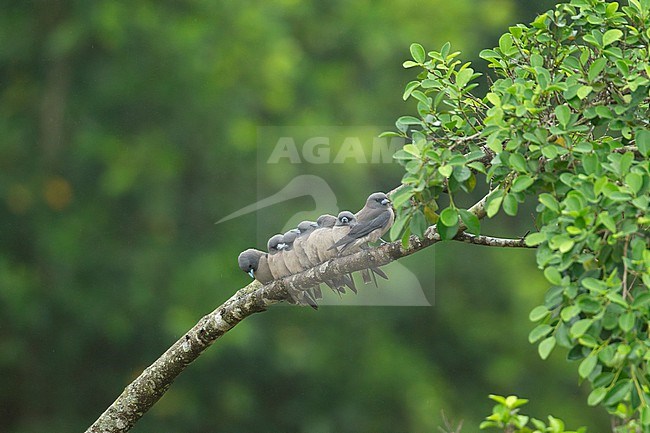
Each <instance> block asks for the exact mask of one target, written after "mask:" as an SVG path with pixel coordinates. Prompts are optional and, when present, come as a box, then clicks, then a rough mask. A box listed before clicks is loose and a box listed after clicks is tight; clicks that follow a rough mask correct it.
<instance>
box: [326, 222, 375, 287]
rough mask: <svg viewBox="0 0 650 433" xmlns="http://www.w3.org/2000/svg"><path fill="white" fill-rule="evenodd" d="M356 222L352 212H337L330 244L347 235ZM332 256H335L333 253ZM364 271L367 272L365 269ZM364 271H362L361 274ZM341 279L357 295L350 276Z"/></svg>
mask: <svg viewBox="0 0 650 433" xmlns="http://www.w3.org/2000/svg"><path fill="white" fill-rule="evenodd" d="M356 221H357V219H356V217H355V216H354V214H353V213H352V212H350V211H347V210H344V211H342V212H339V214H338V216H337V217H336V224H334V227H332V242H333V243H335V242H336V241H338V240H339V239H341V238H343V237H344V236H345V235H347V234H348V232H349V231H350V228H351V227H352V226H353V225H354V224H356ZM328 252H329V250H328ZM334 255H335V256H336V254H335V253H334ZM364 271H365V272H368V271H367V270H365V269H364ZM364 271H362V274H363V272H364ZM343 279H344V280H343V281H344V283H345V285H347V286H348V287H349V288H350V290H352V291H353V292H354V293H357V288H356V286H355V285H354V279H353V278H352V275H344V276H343ZM364 281H365V278H364ZM339 283H340V281H339Z"/></svg>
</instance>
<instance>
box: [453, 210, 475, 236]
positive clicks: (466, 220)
mask: <svg viewBox="0 0 650 433" xmlns="http://www.w3.org/2000/svg"><path fill="white" fill-rule="evenodd" d="M458 213H459V214H460V219H461V220H462V221H463V224H465V227H467V231H468V232H470V233H472V234H475V235H478V234H480V233H481V223H480V221H479V219H478V217H477V216H476V215H474V214H473V213H472V212H470V211H468V210H465V209H458Z"/></svg>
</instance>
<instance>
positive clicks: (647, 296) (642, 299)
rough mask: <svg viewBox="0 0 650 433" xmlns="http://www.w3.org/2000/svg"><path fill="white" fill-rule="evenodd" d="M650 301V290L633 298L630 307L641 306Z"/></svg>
mask: <svg viewBox="0 0 650 433" xmlns="http://www.w3.org/2000/svg"><path fill="white" fill-rule="evenodd" d="M649 303H650V292H643V293H641V294H639V295H637V296H636V298H634V302H632V308H641V307H644V306H646V305H648V304H649Z"/></svg>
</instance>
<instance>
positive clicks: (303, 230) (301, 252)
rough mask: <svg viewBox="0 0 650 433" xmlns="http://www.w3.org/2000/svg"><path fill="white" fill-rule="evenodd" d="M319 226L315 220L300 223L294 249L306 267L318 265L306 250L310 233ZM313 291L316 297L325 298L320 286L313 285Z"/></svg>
mask: <svg viewBox="0 0 650 433" xmlns="http://www.w3.org/2000/svg"><path fill="white" fill-rule="evenodd" d="M317 228H318V224H317V223H316V222H314V221H302V222H301V223H300V224H298V231H299V232H300V234H299V235H298V237H297V238H296V240H295V241H293V250H294V251H295V253H296V256H297V257H298V261H300V264H301V265H302V266H303V268H305V269H308V268H313V267H314V266H316V265H318V261H315V262H313V261H312V260H310V258H309V255H307V251H306V250H305V247H306V246H307V242H309V238H310V235H311V234H312V233H313V231H314V230H316V229H317ZM311 291H312V294H313V296H314V298H315V299H322V298H323V293H322V292H321V290H320V286H314V287H312V288H311Z"/></svg>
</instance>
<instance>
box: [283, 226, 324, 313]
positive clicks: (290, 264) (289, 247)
mask: <svg viewBox="0 0 650 433" xmlns="http://www.w3.org/2000/svg"><path fill="white" fill-rule="evenodd" d="M299 234H300V231H299V230H298V229H291V230H289V231H287V232H286V233H285V234H284V235H282V242H280V245H281V247H280V249H281V251H280V254H278V255H277V257H278V259H280V260H283V262H284V265H285V266H286V268H287V269H288V270H289V273H290V275H294V274H299V273H301V272H302V271H304V270H305V269H306V268H304V267H303V266H302V265H301V264H300V261H299V260H298V255H297V254H296V251H295V249H294V248H293V243H294V241H295V240H296V238H297V237H298V235H299ZM316 295H317V293H314V290H313V288H311V287H310V288H308V289H306V290H302V291H301V293H300V295H299V297H300V299H298V300H297V301H298V302H299V303H301V304H304V305H309V306H311V307H312V308H314V309H317V308H318V304H317V303H316V300H315V299H314V298H315V296H316Z"/></svg>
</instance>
